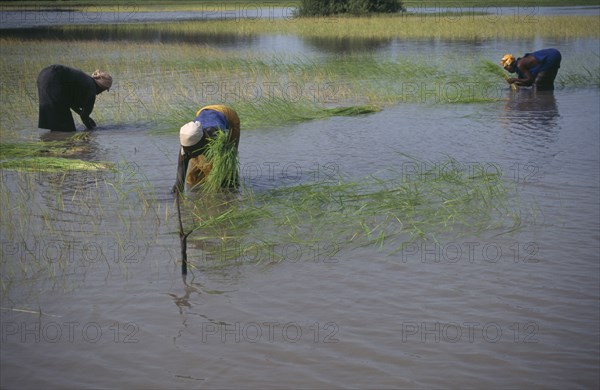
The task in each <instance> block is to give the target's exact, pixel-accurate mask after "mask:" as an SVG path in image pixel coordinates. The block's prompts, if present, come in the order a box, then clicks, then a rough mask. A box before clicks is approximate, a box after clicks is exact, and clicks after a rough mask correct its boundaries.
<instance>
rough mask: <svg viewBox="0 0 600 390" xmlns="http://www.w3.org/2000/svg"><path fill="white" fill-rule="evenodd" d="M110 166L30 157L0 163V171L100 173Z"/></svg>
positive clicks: (65, 159) (75, 160) (89, 162)
mask: <svg viewBox="0 0 600 390" xmlns="http://www.w3.org/2000/svg"><path fill="white" fill-rule="evenodd" d="M111 166H112V164H109V163H103V162H91V161H83V160H80V159H73V158H63V157H30V158H21V159H11V160H5V161H2V162H0V169H13V170H18V171H36V172H67V171H100V170H107V169H110V168H111Z"/></svg>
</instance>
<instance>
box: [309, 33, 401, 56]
mask: <svg viewBox="0 0 600 390" xmlns="http://www.w3.org/2000/svg"><path fill="white" fill-rule="evenodd" d="M303 40H304V41H305V42H306V43H307V44H309V45H311V46H314V47H315V48H316V49H318V50H320V51H323V52H326V53H333V54H341V53H352V52H360V53H362V52H372V51H375V50H379V49H383V48H385V47H386V46H389V45H390V44H391V42H392V39H378V38H351V37H341V38H336V37H318V36H315V37H305V38H303Z"/></svg>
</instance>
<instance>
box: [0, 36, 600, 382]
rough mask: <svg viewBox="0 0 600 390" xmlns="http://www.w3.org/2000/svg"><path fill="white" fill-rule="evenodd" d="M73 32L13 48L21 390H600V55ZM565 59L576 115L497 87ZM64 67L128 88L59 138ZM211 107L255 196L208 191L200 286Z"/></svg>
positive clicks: (553, 39) (13, 339)
mask: <svg viewBox="0 0 600 390" xmlns="http://www.w3.org/2000/svg"><path fill="white" fill-rule="evenodd" d="M73 30H74V31H75V33H69V32H68V31H67V32H65V31H66V30H62V29H61V30H60V31H58V32H57V34H59V36H53V37H50V36H51V35H52V34H53V31H52V30H48V31H47V34H48V36H47V37H46V38H44V36H40V35H36V36H32V35H31V34H39V32H31V31H28V32H25V31H21V32H19V33H15V32H12V33H6V32H5V31H2V32H1V38H0V39H2V46H1V47H2V49H1V50H2V57H1V60H0V61H1V62H0V70H1V72H0V81H1V88H2V89H1V92H2V95H1V99H2V108H1V111H0V113H1V121H0V136H1V139H0V141H1V143H2V145H3V146H6V145H9V144H10V145H13V146H11V148H3V149H0V152H2V158H1V160H2V161H1V162H2V163H5V162H6V161H12V162H15V161H17V164H16V165H9V166H4V167H3V168H2V169H1V171H0V173H1V177H0V178H1V190H0V197H1V199H2V205H3V207H2V213H1V219H0V220H1V226H2V229H1V233H0V239H1V247H0V249H1V255H2V257H1V265H0V267H1V278H0V283H1V285H0V287H1V292H2V298H1V304H0V307H1V309H0V310H1V311H0V313H1V315H2V317H1V320H2V325H1V327H0V330H1V335H0V336H1V340H0V341H1V344H0V348H1V354H0V363H1V366H2V367H1V368H2V375H1V385H2V387H3V388H24V387H36V386H44V387H48V388H98V387H117V388H127V387H136V388H139V387H143V388H165V387H169V388H190V387H194V388H197V387H203V388H204V387H206V388H231V387H236V388H282V387H284V388H331V387H336V388H339V387H344V388H348V387H359V388H433V387H438V388H439V387H452V388H464V387H485V388H516V387H518V388H521V387H544V388H565V387H568V388H595V387H597V385H598V382H599V377H598V364H599V361H598V352H599V348H600V340H599V336H598V332H597V329H598V323H599V317H600V313H599V310H598V299H599V296H600V292H599V282H600V280H599V279H600V277H599V272H600V269H599V259H598V253H599V250H600V231H599V222H598V221H599V219H600V205H599V196H600V190H599V187H600V183H599V181H600V168H599V167H600V157H599V152H598V150H599V148H600V136H599V132H600V129H599V123H600V112H599V110H598V107H599V106H600V89H599V82H598V80H599V77H598V74H599V71H600V52H599V50H598V42H599V41H598V40H599V39H600V38H599V37H598V36H597V35H596V36H595V35H594V34H593V33H592V34H590V35H588V36H576V37H568V36H565V37H560V36H556V35H539V36H532V37H528V38H524V39H519V38H518V37H514V38H509V37H496V38H486V39H481V40H468V39H460V40H456V39H444V38H432V39H400V38H390V39H388V38H386V39H363V38H354V39H347V40H343V39H337V38H331V37H329V38H328V37H322V38H319V37H306V36H302V35H285V34H256V35H249V36H246V35H240V34H233V35H228V36H227V37H225V38H223V36H221V35H218V34H216V35H212V36H211V35H206V36H205V38H206V39H205V40H199V42H194V39H198V38H197V36H196V38H194V39H189V40H183V39H182V40H178V39H177V38H176V36H177V35H173V37H171V38H169V39H166V40H165V41H157V40H156V37H155V36H154V35H151V36H149V37H147V38H144V35H143V34H137V32H136V31H131V32H130V34H131V35H130V38H129V39H128V37H127V33H126V32H124V31H125V30H123V31H122V32H119V30H118V28H116V27H115V26H110V27H107V28H105V29H102V28H100V29H99V30H98V31H92V30H90V31H89V34H100V35H99V36H98V35H96V36H86V35H84V33H83V32H82V31H80V30H77V27H73ZM111 30H112V31H113V34H117V35H119V36H118V39H115V40H110V39H109V38H108V36H107V35H105V34H109V32H110V31H111ZM28 34H29V35H28ZM60 34H67V35H60ZM68 34H71V35H68ZM103 34H104V35H103ZM152 34H155V31H153V32H152ZM113 36H114V35H113ZM543 47H555V48H557V49H559V50H560V51H561V52H562V54H563V63H562V66H561V69H560V71H559V75H558V79H557V82H556V87H557V88H556V90H555V91H553V92H535V91H531V90H530V89H528V88H521V89H519V90H518V91H512V90H511V89H510V88H508V86H507V85H506V84H505V82H504V80H503V79H502V78H501V77H499V76H498V75H495V74H493V73H491V72H487V71H486V67H485V64H486V61H487V60H489V61H493V62H497V61H498V58H499V57H501V56H502V55H503V54H504V53H505V52H512V53H513V54H515V55H517V54H519V55H522V54H523V53H525V52H527V51H531V50H535V49H538V48H543ZM33 53H35V54H33ZM52 63H63V64H65V65H70V66H73V67H77V68H80V69H84V70H86V71H87V70H89V72H91V71H93V70H94V69H95V68H96V67H100V68H102V69H104V70H107V71H109V72H110V73H111V74H112V75H113V77H114V79H115V85H114V86H113V88H112V89H111V91H110V92H108V93H103V94H101V95H99V96H98V98H97V101H96V106H95V109H94V112H93V113H92V117H93V118H94V119H95V120H96V122H97V123H98V125H99V127H98V129H97V130H94V131H92V132H84V131H78V132H77V134H81V133H84V134H85V135H84V136H78V137H77V138H75V139H73V138H70V137H71V136H72V134H60V133H50V132H48V131H45V130H41V129H37V128H36V125H37V91H36V87H35V77H36V76H37V73H38V72H39V70H40V69H41V68H43V67H44V66H46V65H48V64H52ZM209 103H226V104H230V105H232V106H233V107H234V108H236V110H237V111H238V113H239V114H240V118H241V121H242V134H241V142H240V148H239V152H240V175H241V178H242V186H241V188H240V189H239V191H237V192H234V193H222V194H212V195H204V194H202V193H201V192H198V191H196V192H192V191H189V192H188V196H187V198H186V200H185V202H184V203H183V205H182V206H183V211H184V218H183V220H184V224H185V226H186V228H187V229H194V228H196V229H197V230H195V231H194V232H193V233H192V234H191V235H190V236H189V241H188V260H189V263H190V264H189V265H190V269H189V273H188V275H187V277H185V278H184V277H182V275H181V272H180V264H181V256H180V246H179V237H178V235H177V228H178V226H177V213H176V210H175V199H174V196H173V195H172V194H171V192H170V190H171V187H172V185H173V183H174V180H175V171H176V164H177V160H176V159H177V153H178V148H179V141H178V135H177V132H178V129H179V127H180V126H181V125H182V124H183V123H185V122H186V121H189V120H190V119H191V118H190V115H192V116H193V113H194V112H195V111H196V110H197V109H198V108H199V107H200V106H202V105H205V104H209ZM337 107H345V108H346V109H344V110H338V111H331V109H334V108H337ZM76 123H78V126H79V129H80V130H82V129H83V125H81V123H80V122H78V118H76ZM15 144H21V145H30V148H31V153H29V154H28V153H26V152H25V151H23V152H20V153H21V154H20V155H19V156H15V155H14V154H15V153H16V152H15V150H16V149H17V148H16V147H15V146H14V145H15ZM39 145H44V146H43V147H42V146H39ZM34 146H35V147H34ZM11 153H12V154H11ZM33 157H35V158H40V157H43V158H48V159H49V160H43V161H46V162H42V163H39V162H36V161H37V160H36V161H33V162H32V161H31V160H29V159H30V158H33ZM57 157H63V158H65V159H72V160H74V159H77V160H81V161H83V162H87V163H96V164H101V165H98V166H96V165H94V167H95V168H94V169H91V168H90V167H89V166H85V168H83V167H82V166H80V165H75V166H68V167H67V168H63V169H60V168H58V169H51V168H52V167H51V166H50V165H49V164H48V162H49V161H51V160H52V159H56V158H57Z"/></svg>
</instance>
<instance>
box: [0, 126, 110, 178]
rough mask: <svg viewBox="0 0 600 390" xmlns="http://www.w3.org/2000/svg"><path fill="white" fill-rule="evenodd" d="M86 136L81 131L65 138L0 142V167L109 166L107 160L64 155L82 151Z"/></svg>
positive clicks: (42, 169)
mask: <svg viewBox="0 0 600 390" xmlns="http://www.w3.org/2000/svg"><path fill="white" fill-rule="evenodd" d="M89 137H90V136H89V134H88V133H85V132H82V133H77V134H75V135H73V136H71V137H69V138H67V139H66V140H64V141H49V142H43V141H38V142H12V143H0V169H12V170H20V171H39V172H61V171H97V170H105V169H110V168H111V166H112V164H109V163H105V162H90V161H84V160H81V159H76V158H67V157H72V156H76V155H79V154H83V153H85V152H86V151H87V150H88V149H89V144H88V142H89Z"/></svg>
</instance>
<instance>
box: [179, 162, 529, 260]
mask: <svg viewBox="0 0 600 390" xmlns="http://www.w3.org/2000/svg"><path fill="white" fill-rule="evenodd" d="M414 161H416V160H414ZM428 166H431V164H429V165H428ZM436 167H437V168H430V169H427V170H423V171H422V174H419V175H417V176H415V177H410V178H405V177H402V176H401V175H395V174H394V172H390V174H388V175H386V178H378V177H374V176H370V177H366V178H363V179H362V180H358V181H355V180H349V179H344V178H342V177H340V178H339V180H337V181H332V182H322V183H306V184H299V185H294V186H290V187H282V188H276V189H273V190H270V191H266V192H262V193H253V192H252V191H251V189H250V188H244V189H243V190H242V192H241V193H240V195H239V197H238V198H237V199H235V200H233V201H230V202H227V204H222V205H221V206H222V209H220V211H219V212H214V211H217V210H216V209H213V212H211V213H210V215H207V212H206V209H207V208H206V205H205V204H204V203H203V205H202V206H200V205H199V207H198V208H197V209H196V211H195V212H194V215H195V222H194V226H193V227H192V228H191V230H192V231H193V232H194V235H193V236H190V239H191V240H198V241H203V242H212V243H214V245H212V246H211V245H208V246H206V245H204V246H202V248H203V250H204V251H205V252H207V257H208V258H211V259H221V260H224V261H230V260H236V255H237V256H238V257H239V256H240V253H241V254H244V253H256V255H253V256H250V257H251V258H252V259H253V261H256V262H263V261H265V260H274V261H277V260H276V258H277V255H276V254H277V249H278V248H280V249H281V248H286V247H288V246H289V245H292V244H293V245H298V244H300V245H304V246H305V247H314V246H315V245H320V244H322V243H329V244H331V245H332V247H333V248H334V249H335V251H337V250H343V249H351V248H353V247H362V246H377V247H378V248H379V249H380V250H384V251H385V250H388V251H389V252H390V253H394V252H395V251H397V250H399V248H402V247H403V246H405V245H406V244H407V243H410V242H413V241H415V240H426V241H434V242H436V241H438V237H439V236H441V235H446V234H452V235H453V236H456V235H461V234H467V235H471V234H475V235H478V234H482V233H483V232H486V231H514V230H516V229H518V227H519V224H520V222H519V221H520V220H519V218H518V215H519V210H517V209H515V205H514V204H513V203H512V202H511V199H512V198H513V196H514V193H513V192H512V191H511V187H510V186H507V185H506V184H505V183H504V182H503V181H502V180H501V177H500V176H499V174H491V173H486V172H485V170H483V169H482V170H481V171H480V172H478V171H477V170H475V169H472V168H473V167H472V165H470V168H469V169H467V167H465V166H463V165H462V164H460V163H459V162H457V161H456V160H454V159H452V158H450V159H449V160H448V161H446V162H445V163H443V164H441V165H440V164H436ZM203 199H205V198H203ZM196 202H197V201H196ZM225 237H226V238H227V239H225ZM219 244H220V245H219ZM217 250H218V252H217ZM274 253H275V255H274ZM192 260H193V259H192Z"/></svg>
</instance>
